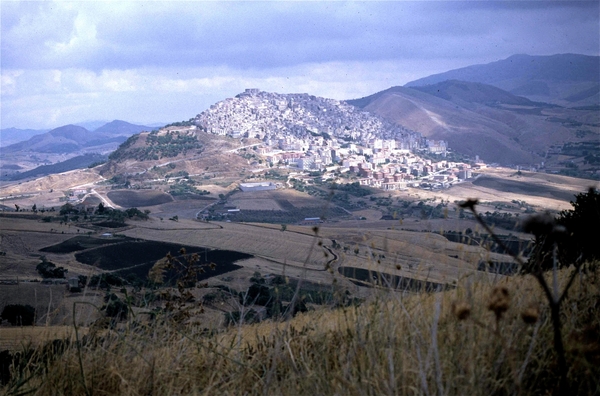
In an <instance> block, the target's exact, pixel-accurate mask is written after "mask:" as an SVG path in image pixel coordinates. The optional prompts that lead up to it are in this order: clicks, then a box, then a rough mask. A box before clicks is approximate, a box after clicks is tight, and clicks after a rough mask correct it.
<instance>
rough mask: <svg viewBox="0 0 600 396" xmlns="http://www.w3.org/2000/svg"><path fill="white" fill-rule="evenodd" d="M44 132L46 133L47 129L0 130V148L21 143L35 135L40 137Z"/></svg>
mask: <svg viewBox="0 0 600 396" xmlns="http://www.w3.org/2000/svg"><path fill="white" fill-rule="evenodd" d="M46 132H48V129H18V128H5V129H0V147H6V146H10V145H11V144H15V143H18V142H22V141H24V140H27V139H30V138H31V137H33V136H35V135H41V134H42V133H46Z"/></svg>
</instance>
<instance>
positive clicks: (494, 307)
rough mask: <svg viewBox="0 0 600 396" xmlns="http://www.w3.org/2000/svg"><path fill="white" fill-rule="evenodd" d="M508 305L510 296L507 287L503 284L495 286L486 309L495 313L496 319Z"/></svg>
mask: <svg viewBox="0 0 600 396" xmlns="http://www.w3.org/2000/svg"><path fill="white" fill-rule="evenodd" d="M509 306H510V296H509V294H508V289H507V288H506V287H505V286H497V287H495V288H494V290H492V294H491V295H490V300H489V302H488V306H487V307H488V309H489V310H490V311H492V312H494V314H496V319H498V320H499V319H500V318H501V317H502V314H503V313H504V312H506V311H507V310H508V307H509Z"/></svg>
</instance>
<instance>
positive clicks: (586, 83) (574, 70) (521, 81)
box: [405, 54, 600, 107]
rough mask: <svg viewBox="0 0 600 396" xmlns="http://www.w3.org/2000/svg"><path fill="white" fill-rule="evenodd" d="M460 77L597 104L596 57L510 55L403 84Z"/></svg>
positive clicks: (534, 96)
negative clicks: (498, 59)
mask: <svg viewBox="0 0 600 396" xmlns="http://www.w3.org/2000/svg"><path fill="white" fill-rule="evenodd" d="M446 80H461V81H469V82H479V83H484V84H490V85H493V86H495V87H498V88H501V89H503V90H505V91H508V92H510V93H512V94H515V95H520V96H525V97H527V98H528V99H531V100H533V101H539V102H548V103H555V104H560V105H564V106H570V107H573V106H587V105H599V104H600V94H599V92H600V57H598V56H587V55H577V54H558V55H550V56H531V55H514V56H511V57H509V58H507V59H504V60H500V61H497V62H492V63H488V64H484V65H473V66H467V67H463V68H460V69H455V70H450V71H447V72H445V73H440V74H434V75H432V76H429V77H425V78H421V79H418V80H415V81H411V82H409V83H408V84H406V85H405V86H406V87H416V86H425V85H432V84H437V83H440V82H442V81H446Z"/></svg>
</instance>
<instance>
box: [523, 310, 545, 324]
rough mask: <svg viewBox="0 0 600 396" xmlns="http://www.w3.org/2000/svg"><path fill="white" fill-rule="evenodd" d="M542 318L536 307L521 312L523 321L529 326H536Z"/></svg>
mask: <svg viewBox="0 0 600 396" xmlns="http://www.w3.org/2000/svg"><path fill="white" fill-rule="evenodd" d="M539 317H540V311H539V310H538V309H537V308H536V307H529V308H527V309H525V310H524V311H523V312H521V319H523V322H525V323H527V324H534V323H535V322H537V321H538V318H539Z"/></svg>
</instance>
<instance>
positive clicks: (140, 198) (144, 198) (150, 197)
mask: <svg viewBox="0 0 600 396" xmlns="http://www.w3.org/2000/svg"><path fill="white" fill-rule="evenodd" d="M107 195H108V198H109V199H110V200H111V201H113V202H114V203H115V204H117V205H119V206H122V207H124V208H133V207H138V208H139V207H144V206H155V205H160V204H164V203H167V202H172V201H173V197H171V196H170V195H169V194H166V193H164V192H162V191H157V190H137V191H136V190H116V191H110V192H108V194H107Z"/></svg>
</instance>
